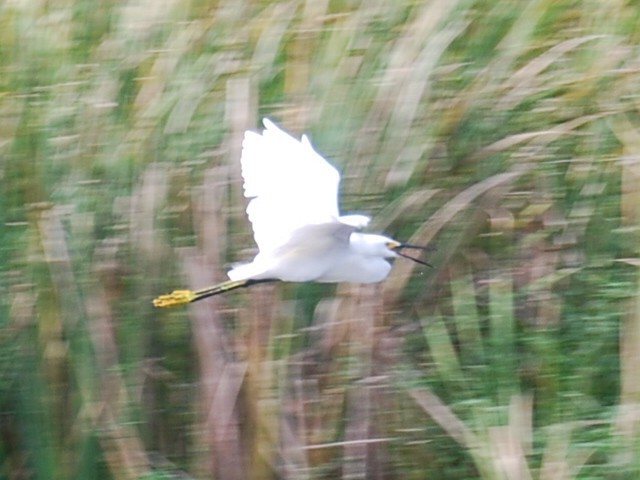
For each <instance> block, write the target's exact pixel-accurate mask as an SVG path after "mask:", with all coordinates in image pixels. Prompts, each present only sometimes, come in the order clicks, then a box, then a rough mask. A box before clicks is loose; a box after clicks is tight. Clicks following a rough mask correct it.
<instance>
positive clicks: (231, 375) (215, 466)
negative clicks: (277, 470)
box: [181, 250, 246, 480]
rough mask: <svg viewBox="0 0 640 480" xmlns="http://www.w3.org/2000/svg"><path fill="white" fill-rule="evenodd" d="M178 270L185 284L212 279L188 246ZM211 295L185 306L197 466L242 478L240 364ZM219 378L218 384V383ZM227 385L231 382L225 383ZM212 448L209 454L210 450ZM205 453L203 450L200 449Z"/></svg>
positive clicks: (217, 300) (225, 476) (207, 281)
mask: <svg viewBox="0 0 640 480" xmlns="http://www.w3.org/2000/svg"><path fill="white" fill-rule="evenodd" d="M181 253H182V255H181V256H182V258H183V270H184V273H185V276H186V277H187V278H188V284H189V285H190V286H196V285H208V284H211V283H213V278H212V275H211V273H210V272H211V270H210V269H208V268H207V267H206V264H205V263H204V262H203V261H202V259H201V258H200V257H199V256H198V255H197V254H194V252H193V251H192V250H183V251H182V252H181ZM220 301H221V300H220V299H219V298H217V297H215V298H212V299H210V300H209V301H207V302H199V303H195V304H193V305H192V306H191V307H190V310H189V311H190V316H191V322H192V329H193V337H194V341H195V346H196V351H197V355H198V360H199V362H198V363H199V366H200V379H201V380H200V386H201V389H202V408H203V414H204V418H205V419H206V421H205V422H204V431H203V432H201V435H202V440H201V441H202V442H203V445H206V446H207V456H206V458H202V459H200V461H201V462H203V463H206V464H208V465H207V466H203V467H201V469H202V470H204V471H208V472H209V474H211V473H212V472H215V473H216V475H217V476H218V477H219V478H221V479H234V480H235V479H241V478H245V475H246V471H245V465H244V461H243V459H244V456H245V452H244V448H243V445H242V442H241V438H240V417H239V405H238V394H239V391H240V389H239V385H240V384H241V383H242V379H243V378H244V374H245V369H244V368H242V367H241V366H239V365H236V364H235V362H234V360H233V355H232V351H231V349H230V346H229V343H228V341H227V338H226V337H227V336H226V331H225V328H224V326H223V324H222V319H221V318H220V316H219V315H218V313H217V312H218V310H219V302H220ZM223 381H224V386H225V387H224V388H220V389H219V387H220V386H221V385H222V384H221V382H223ZM231 385H233V386H234V387H233V388H229V387H230V386H231ZM212 452H214V454H213V455H212V454H211V453H212ZM203 453H205V452H203Z"/></svg>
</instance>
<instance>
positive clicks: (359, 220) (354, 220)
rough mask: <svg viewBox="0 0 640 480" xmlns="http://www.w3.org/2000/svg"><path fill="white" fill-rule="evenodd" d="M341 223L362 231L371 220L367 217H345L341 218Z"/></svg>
mask: <svg viewBox="0 0 640 480" xmlns="http://www.w3.org/2000/svg"><path fill="white" fill-rule="evenodd" d="M339 220H340V223H344V224H345V225H349V226H350V227H353V228H357V229H361V228H364V227H366V226H367V225H369V222H371V218H370V217H367V216H366V215H343V216H341V217H340V218H339Z"/></svg>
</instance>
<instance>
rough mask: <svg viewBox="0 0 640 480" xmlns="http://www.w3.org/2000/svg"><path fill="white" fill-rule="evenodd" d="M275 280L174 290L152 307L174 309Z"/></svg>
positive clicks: (155, 301)
mask: <svg viewBox="0 0 640 480" xmlns="http://www.w3.org/2000/svg"><path fill="white" fill-rule="evenodd" d="M274 281H276V280H275V279H269V278H265V279H259V280H256V279H251V278H247V279H244V280H228V281H226V282H222V283H219V284H218V285H213V286H211V287H207V288H203V289H201V290H196V291H193V290H174V291H173V292H171V293H168V294H166V295H160V296H159V297H157V298H154V300H153V306H154V307H157V308H164V307H175V306H177V305H185V304H187V303H193V302H197V301H198V300H202V299H203V298H207V297H212V296H214V295H218V294H220V293H224V292H228V291H230V290H235V289H236V288H243V287H248V286H250V285H254V284H256V283H263V282H274Z"/></svg>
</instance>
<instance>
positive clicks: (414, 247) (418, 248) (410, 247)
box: [393, 243, 433, 268]
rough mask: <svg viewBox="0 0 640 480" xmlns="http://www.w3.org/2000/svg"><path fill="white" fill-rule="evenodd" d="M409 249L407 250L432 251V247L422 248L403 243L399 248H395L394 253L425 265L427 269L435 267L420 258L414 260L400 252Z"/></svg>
mask: <svg viewBox="0 0 640 480" xmlns="http://www.w3.org/2000/svg"><path fill="white" fill-rule="evenodd" d="M404 248H407V249H414V250H432V248H431V247H426V246H422V245H409V244H408V243H401V244H399V245H398V246H397V247H394V248H393V251H394V252H396V253H397V254H398V255H400V256H401V257H403V258H408V259H409V260H411V261H413V262H416V263H419V264H420V265H424V266H425V267H431V268H433V265H431V264H430V263H427V262H423V261H422V260H420V259H418V258H414V257H412V256H410V255H407V254H406V253H402V252H401V251H400V250H402V249H404Z"/></svg>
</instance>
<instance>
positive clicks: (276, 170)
mask: <svg viewBox="0 0 640 480" xmlns="http://www.w3.org/2000/svg"><path fill="white" fill-rule="evenodd" d="M264 125H265V127H266V129H265V130H264V132H263V133H262V134H258V133H255V132H247V133H246V134H245V138H244V142H243V144H242V158H241V164H242V176H243V178H244V193H245V196H246V197H248V198H250V201H249V205H248V207H247V214H248V216H249V220H250V221H251V223H252V226H253V232H254V238H255V240H256V243H257V245H258V249H259V252H258V254H257V255H256V257H255V258H254V260H253V261H252V262H251V263H248V264H245V265H240V266H238V267H236V268H234V269H232V270H231V271H229V278H230V279H231V280H234V281H236V280H247V279H256V280H259V279H277V280H283V281H288V282H309V281H314V282H358V283H373V282H380V281H381V280H384V279H385V278H386V277H387V275H388V274H389V271H390V270H391V264H390V263H389V259H392V258H395V257H397V256H398V254H397V253H396V252H394V251H393V250H392V248H396V247H398V246H400V244H399V243H398V242H396V241H394V240H392V239H390V238H387V237H384V236H382V235H372V234H364V233H359V232H357V231H356V230H357V229H359V228H362V227H364V226H366V225H367V223H368V222H369V218H368V217H366V216H363V215H347V216H340V215H339V211H338V184H339V182H340V175H339V174H338V172H337V170H336V169H335V168H334V167H333V166H331V165H330V164H329V163H328V162H327V161H326V160H325V159H324V158H322V157H321V156H320V155H319V154H318V153H316V152H315V150H314V149H313V147H312V146H311V144H310V143H309V140H308V139H307V137H306V136H303V137H302V139H301V140H300V141H299V140H296V139H295V138H293V137H291V136H290V135H288V134H287V133H285V132H283V131H282V130H280V129H279V128H278V127H277V126H276V125H275V124H273V123H272V122H271V121H269V120H268V119H265V120H264Z"/></svg>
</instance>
